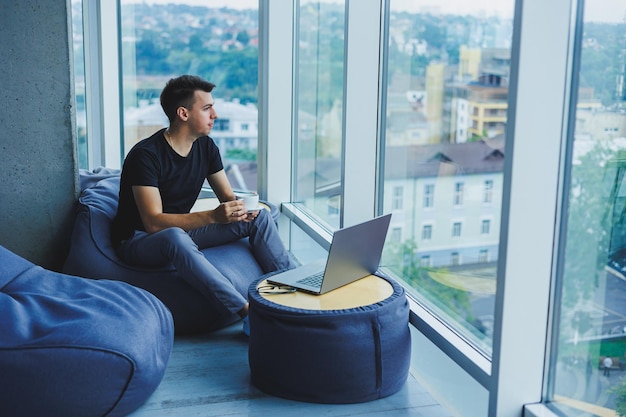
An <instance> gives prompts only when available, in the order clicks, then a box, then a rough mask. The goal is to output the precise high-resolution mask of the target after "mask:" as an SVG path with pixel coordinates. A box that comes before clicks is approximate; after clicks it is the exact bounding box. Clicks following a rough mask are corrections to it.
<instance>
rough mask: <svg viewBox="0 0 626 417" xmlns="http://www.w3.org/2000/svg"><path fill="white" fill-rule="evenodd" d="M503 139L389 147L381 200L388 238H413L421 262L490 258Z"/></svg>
mask: <svg viewBox="0 0 626 417" xmlns="http://www.w3.org/2000/svg"><path fill="white" fill-rule="evenodd" d="M503 143H504V141H501V140H494V141H493V142H492V141H490V142H485V141H478V142H471V143H462V144H436V145H426V146H404V147H402V146H398V147H390V148H388V149H387V153H386V155H385V159H386V163H385V187H384V188H385V196H384V198H383V201H385V202H386V204H388V206H386V207H385V208H384V211H385V212H391V213H393V217H392V223H391V225H390V229H389V230H390V236H391V238H392V239H394V240H396V241H397V242H403V241H407V240H412V241H414V242H415V243H416V245H417V250H416V252H415V255H416V256H417V257H418V258H419V259H421V263H422V265H423V266H433V267H442V266H443V267H446V266H456V265H461V264H484V263H488V262H495V261H496V260H497V259H498V243H499V230H500V221H501V218H500V207H501V203H502V178H503V175H502V171H503V164H504V154H503V150H502V146H503ZM450 196H452V197H450Z"/></svg>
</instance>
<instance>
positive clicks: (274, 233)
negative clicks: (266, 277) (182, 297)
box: [117, 210, 296, 315]
mask: <svg viewBox="0 0 626 417" xmlns="http://www.w3.org/2000/svg"><path fill="white" fill-rule="evenodd" d="M244 237H248V238H249V242H250V246H251V249H252V253H253V255H254V257H255V258H256V260H257V262H258V263H259V265H260V266H261V269H262V270H263V272H264V273H268V272H273V271H277V270H282V269H290V268H294V267H295V266H296V265H295V263H294V262H293V261H292V259H291V257H290V256H289V253H288V252H287V250H286V249H285V246H284V245H283V242H282V240H281V239H280V236H279V234H278V230H277V228H276V224H275V223H274V219H273V218H272V216H271V215H270V213H269V212H268V211H266V210H261V211H260V212H259V215H258V216H257V217H256V219H254V220H253V221H250V222H236V223H229V224H209V225H206V226H204V227H201V228H198V229H194V230H191V231H189V232H185V231H184V230H183V229H181V228H178V227H172V228H169V229H164V230H161V231H159V232H156V233H152V234H148V233H146V232H143V231H138V230H137V231H135V234H134V235H133V236H132V237H130V238H129V239H127V240H125V241H123V242H122V243H121V245H120V247H119V248H118V250H117V252H118V255H119V257H120V258H121V259H122V260H123V261H124V262H127V263H129V264H131V265H136V266H142V267H153V268H154V267H163V266H167V265H170V264H171V265H174V267H175V268H176V269H177V271H178V272H180V274H181V275H182V276H183V277H184V279H185V280H186V281H187V282H188V283H189V284H190V285H191V286H193V287H194V288H196V289H197V290H198V291H200V292H201V293H202V294H203V295H204V297H206V298H207V300H209V302H210V303H213V304H214V305H215V306H217V307H218V308H220V309H221V310H223V313H224V315H231V314H233V313H237V312H238V311H240V310H241V309H242V308H243V307H244V306H245V304H246V303H247V300H246V298H245V297H244V296H243V295H242V294H240V293H239V292H238V291H237V290H236V289H235V287H234V286H233V285H232V283H231V282H230V281H229V280H228V279H227V278H226V277H225V276H224V275H222V273H221V272H220V271H218V270H217V269H216V268H215V267H214V266H213V265H212V264H211V263H210V262H209V261H208V260H207V259H206V258H205V257H204V255H203V254H202V252H200V249H204V248H209V247H213V246H219V245H223V244H226V243H230V242H234V241H237V240H239V239H241V238H244Z"/></svg>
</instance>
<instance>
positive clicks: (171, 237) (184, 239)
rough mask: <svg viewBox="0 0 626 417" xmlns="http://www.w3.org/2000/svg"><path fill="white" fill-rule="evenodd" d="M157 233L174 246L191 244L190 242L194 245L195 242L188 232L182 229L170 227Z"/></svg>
mask: <svg viewBox="0 0 626 417" xmlns="http://www.w3.org/2000/svg"><path fill="white" fill-rule="evenodd" d="M157 233H159V234H160V235H161V237H162V238H163V239H165V240H167V241H168V242H171V243H172V244H173V245H174V246H179V245H182V244H189V243H190V242H191V243H193V240H192V239H191V237H190V236H189V235H188V234H187V232H185V231H184V230H183V229H181V228H180V227H169V228H167V229H163V230H161V231H160V232H157Z"/></svg>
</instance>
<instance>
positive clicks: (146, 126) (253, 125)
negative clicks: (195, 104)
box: [124, 99, 258, 155]
mask: <svg viewBox="0 0 626 417" xmlns="http://www.w3.org/2000/svg"><path fill="white" fill-rule="evenodd" d="M215 110H216V111H217V116H218V118H217V119H216V120H215V125H214V126H213V130H212V131H211V137H212V138H213V140H214V141H215V143H216V144H217V146H218V147H219V148H220V151H221V152H222V155H225V154H226V152H227V151H228V150H229V149H244V150H252V151H256V149H257V145H258V109H257V107H256V106H255V105H253V104H247V105H243V104H241V103H239V101H238V100H234V101H224V100H221V99H217V100H215ZM168 124H169V123H168V120H167V117H166V116H165V114H164V113H163V109H162V108H161V105H160V104H159V103H140V105H139V107H133V108H129V109H127V110H126V112H125V114H124V133H125V137H124V139H125V140H124V142H125V151H126V152H128V151H129V150H130V148H132V147H133V145H134V144H135V143H137V142H138V141H139V140H141V139H144V138H146V137H148V136H150V135H151V134H152V133H154V132H155V131H156V130H158V129H161V128H163V127H166V126H168Z"/></svg>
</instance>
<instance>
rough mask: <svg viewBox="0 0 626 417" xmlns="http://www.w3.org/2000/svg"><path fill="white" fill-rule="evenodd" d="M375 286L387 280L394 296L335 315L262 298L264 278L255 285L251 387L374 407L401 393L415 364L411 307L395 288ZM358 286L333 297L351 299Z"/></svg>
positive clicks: (251, 291)
mask: <svg viewBox="0 0 626 417" xmlns="http://www.w3.org/2000/svg"><path fill="white" fill-rule="evenodd" d="M365 279H370V278H364V280H365ZM371 279H380V280H383V279H384V280H385V281H387V282H388V283H389V285H390V286H391V287H392V288H391V289H390V291H389V292H390V293H391V295H390V296H388V297H387V298H385V299H382V300H380V301H378V302H374V303H372V304H369V305H362V306H358V307H354V308H344V309H336V310H330V309H311V308H309V309H303V308H297V307H294V306H293V305H292V306H290V305H288V303H284V302H282V300H285V299H286V298H281V297H283V295H273V296H271V297H266V296H264V295H262V294H260V293H259V292H258V291H257V287H258V285H259V283H262V282H264V281H263V279H261V280H258V281H256V282H254V283H252V285H250V289H249V293H248V297H249V300H250V313H249V317H250V342H249V351H248V355H249V363H250V371H251V381H252V383H253V384H254V385H255V386H256V387H258V388H259V389H261V390H262V391H264V392H266V393H268V394H272V395H276V396H278V397H283V398H287V399H291V400H298V401H306V402H314V403H329V404H337V403H358V402H365V401H371V400H375V399H378V398H383V397H386V396H388V395H391V394H393V393H395V392H397V391H398V390H399V389H400V388H401V387H402V386H403V385H404V383H405V382H406V379H407V376H408V372H409V364H410V351H411V339H410V334H409V327H408V320H409V306H408V301H407V299H406V296H405V293H404V289H403V288H402V287H401V286H400V285H399V284H397V283H396V282H395V281H393V280H391V279H387V278H380V277H371ZM357 282H358V281H357ZM355 284H356V283H353V284H350V285H349V286H346V287H343V288H340V289H337V290H335V291H342V292H344V293H343V294H339V293H337V294H334V295H337V296H338V297H339V298H344V299H345V298H346V297H350V291H352V290H354V288H353V289H351V288H349V287H350V286H353V285H355ZM335 291H332V292H331V293H334V292H335ZM331 293H328V294H325V295H323V296H315V295H307V296H308V297H327V296H329V295H330V294H331ZM290 296H291V295H287V297H290ZM270 298H271V300H270ZM313 303H315V301H313ZM319 304H320V305H323V304H324V303H322V302H321V301H320V302H319Z"/></svg>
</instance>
